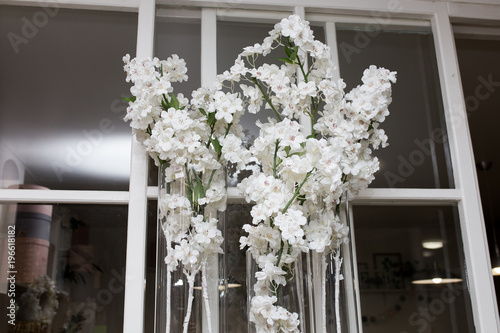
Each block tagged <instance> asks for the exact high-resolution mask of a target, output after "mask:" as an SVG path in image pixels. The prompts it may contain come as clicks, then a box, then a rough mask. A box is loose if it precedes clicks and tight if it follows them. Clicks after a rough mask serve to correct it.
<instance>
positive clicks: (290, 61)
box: [278, 58, 294, 65]
mask: <svg viewBox="0 0 500 333" xmlns="http://www.w3.org/2000/svg"><path fill="white" fill-rule="evenodd" d="M278 60H280V61H283V62H286V63H288V64H292V65H293V64H294V62H293V61H292V60H290V59H288V58H278Z"/></svg>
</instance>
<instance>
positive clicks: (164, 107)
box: [161, 99, 169, 111]
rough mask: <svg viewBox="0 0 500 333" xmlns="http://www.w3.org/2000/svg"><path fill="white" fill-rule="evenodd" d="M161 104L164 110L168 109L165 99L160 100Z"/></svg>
mask: <svg viewBox="0 0 500 333" xmlns="http://www.w3.org/2000/svg"><path fill="white" fill-rule="evenodd" d="M161 106H163V109H164V110H165V111H168V109H169V107H168V104H167V103H165V101H164V100H163V99H162V100H161Z"/></svg>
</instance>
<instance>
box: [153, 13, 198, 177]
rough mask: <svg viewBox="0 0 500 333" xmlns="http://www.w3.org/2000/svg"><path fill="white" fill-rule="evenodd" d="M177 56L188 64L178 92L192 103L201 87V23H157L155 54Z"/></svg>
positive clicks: (155, 174)
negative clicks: (184, 78) (194, 92)
mask: <svg viewBox="0 0 500 333" xmlns="http://www.w3.org/2000/svg"><path fill="white" fill-rule="evenodd" d="M172 54H177V55H178V56H179V58H182V59H184V60H185V61H186V66H187V69H188V72H187V75H188V77H189V79H188V81H185V82H180V83H174V84H173V85H172V86H173V88H174V92H175V93H176V94H177V93H182V94H184V96H185V97H187V98H189V99H191V92H192V91H193V90H196V89H198V88H199V87H200V83H201V70H200V68H201V23H200V22H181V21H178V20H172V19H167V18H162V17H157V20H156V22H155V52H154V55H155V57H157V58H158V59H160V60H164V59H167V58H168V57H170V56H172ZM149 185H152V186H156V185H158V168H157V167H156V166H155V165H154V163H153V162H151V163H150V167H149Z"/></svg>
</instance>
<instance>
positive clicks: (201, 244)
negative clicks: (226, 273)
mask: <svg viewBox="0 0 500 333" xmlns="http://www.w3.org/2000/svg"><path fill="white" fill-rule="evenodd" d="M123 60H124V63H125V66H124V69H125V72H126V73H127V81H132V83H133V84H134V85H133V87H132V88H131V93H132V95H133V97H132V98H130V99H128V101H129V102H130V104H129V107H128V109H127V115H126V116H125V120H130V125H131V127H132V128H134V129H135V135H136V138H137V139H138V141H139V142H141V143H142V144H143V146H144V147H145V149H146V150H147V151H148V152H149V154H150V156H151V157H152V158H153V159H154V160H155V163H156V164H157V165H158V166H160V167H161V170H162V173H161V174H162V175H163V179H162V180H161V184H162V188H161V193H160V198H159V212H160V214H159V218H160V220H161V221H162V228H163V232H164V234H165V238H166V241H167V242H166V243H167V256H166V258H165V263H166V266H167V268H168V271H169V274H170V273H171V272H173V271H174V270H176V269H178V268H182V270H183V272H184V274H185V275H186V278H187V281H188V282H189V284H190V297H189V298H190V299H192V294H193V284H194V279H195V276H196V275H197V274H198V273H199V272H200V271H201V272H202V276H203V278H205V276H206V263H207V260H208V258H209V257H210V256H212V255H216V254H218V253H222V248H221V244H222V242H223V237H222V233H221V231H220V230H219V229H218V220H217V218H216V215H217V212H218V211H223V210H225V206H226V188H225V172H224V169H223V168H222V165H223V164H224V163H226V160H225V158H228V159H229V160H230V161H232V162H234V163H236V164H240V165H244V164H245V163H246V162H247V161H244V160H242V159H241V156H236V155H234V154H232V153H231V151H232V150H234V148H232V147H235V146H240V145H241V138H240V137H241V136H242V131H241V129H240V126H239V125H238V124H234V126H233V122H234V121H235V120H237V119H238V117H240V116H241V114H242V113H243V105H242V101H241V99H239V98H237V95H236V94H228V93H223V92H221V91H214V90H206V89H199V90H198V91H196V92H194V93H193V96H194V97H193V100H192V102H190V101H189V100H188V99H187V98H185V97H184V96H183V95H182V94H177V95H175V94H173V93H172V92H173V88H172V83H173V82H181V81H183V80H186V79H187V75H186V72H187V69H186V66H185V62H184V60H182V59H179V57H178V56H176V55H174V56H172V57H171V58H168V59H167V60H165V61H160V60H158V59H157V58H154V59H132V60H130V57H129V56H128V55H127V56H125V57H124V58H123ZM169 277H170V275H169ZM205 285H206V284H204V288H203V289H204V290H203V292H204V297H208V296H206V295H207V291H206V286H205ZM168 302H170V300H168ZM168 302H167V303H168ZM191 302H192V301H191ZM207 306H208V302H207ZM167 307H170V304H168V305H167ZM190 308H191V307H190V306H189V309H190ZM207 309H208V308H207ZM208 311H209V310H207V315H208ZM189 317H190V312H188V313H187V314H186V319H185V324H184V331H186V329H187V327H188V325H187V324H188V321H189Z"/></svg>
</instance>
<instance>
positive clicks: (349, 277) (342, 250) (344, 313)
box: [307, 195, 359, 333]
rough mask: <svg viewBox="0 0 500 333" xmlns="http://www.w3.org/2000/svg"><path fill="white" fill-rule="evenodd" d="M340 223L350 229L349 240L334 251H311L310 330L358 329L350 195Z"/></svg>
mask: <svg viewBox="0 0 500 333" xmlns="http://www.w3.org/2000/svg"><path fill="white" fill-rule="evenodd" d="M340 221H341V224H343V225H345V226H347V227H348V228H349V242H348V243H344V244H341V245H340V246H339V247H338V248H336V249H333V250H331V251H325V252H322V253H318V252H317V251H310V252H309V254H308V256H307V275H308V276H309V278H308V279H307V281H309V284H308V285H307V288H308V291H309V299H308V303H309V309H310V313H309V314H310V316H311V317H312V318H314V319H312V320H311V332H314V333H355V332H356V333H357V332H359V321H358V310H359V308H358V305H359V300H358V298H357V293H356V290H357V288H358V284H357V281H356V271H355V269H354V264H353V263H354V262H355V261H354V256H353V246H354V242H353V239H352V235H353V233H352V225H351V223H350V219H349V205H348V200H347V195H345V196H344V197H343V203H342V205H341V209H340Z"/></svg>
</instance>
